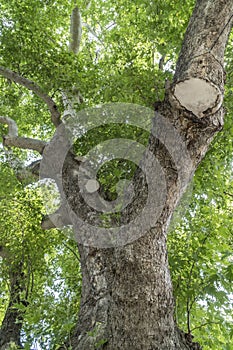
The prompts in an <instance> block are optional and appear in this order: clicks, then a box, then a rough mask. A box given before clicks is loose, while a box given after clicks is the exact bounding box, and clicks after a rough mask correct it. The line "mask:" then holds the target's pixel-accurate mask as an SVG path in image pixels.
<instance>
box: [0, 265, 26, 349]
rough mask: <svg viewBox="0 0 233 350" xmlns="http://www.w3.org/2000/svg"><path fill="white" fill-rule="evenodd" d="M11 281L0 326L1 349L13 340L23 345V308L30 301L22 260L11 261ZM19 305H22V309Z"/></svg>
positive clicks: (19, 345) (18, 344)
mask: <svg viewBox="0 0 233 350" xmlns="http://www.w3.org/2000/svg"><path fill="white" fill-rule="evenodd" d="M9 281H10V297H9V304H8V307H7V310H6V313H5V316H4V319H3V321H2V325H1V328H0V350H5V349H7V347H8V346H9V344H10V343H11V342H12V343H15V344H16V345H17V346H18V347H22V344H21V341H20V338H21V329H22V324H23V315H24V311H23V309H24V308H25V307H27V305H28V302H27V300H26V299H25V295H26V283H25V275H24V272H23V264H22V263H21V262H16V263H14V262H11V263H10V270H9ZM15 304H17V305H15ZM19 305H21V306H22V309H21V308H20V307H19Z"/></svg>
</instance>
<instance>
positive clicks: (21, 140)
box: [0, 116, 47, 154]
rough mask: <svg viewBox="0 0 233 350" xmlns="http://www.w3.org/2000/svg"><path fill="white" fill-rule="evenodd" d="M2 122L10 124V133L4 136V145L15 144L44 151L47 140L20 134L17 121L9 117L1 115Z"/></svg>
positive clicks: (14, 145)
mask: <svg viewBox="0 0 233 350" xmlns="http://www.w3.org/2000/svg"><path fill="white" fill-rule="evenodd" d="M0 123H2V124H7V125H8V134H7V135H5V136H3V145H4V146H10V147H11V146H13V147H18V148H23V149H31V150H34V151H37V152H39V153H40V154H42V153H43V150H44V148H45V146H46V145H47V142H45V141H41V140H36V139H31V138H28V137H20V136H18V127H17V124H16V122H15V121H14V120H13V119H11V118H8V117H2V116H0Z"/></svg>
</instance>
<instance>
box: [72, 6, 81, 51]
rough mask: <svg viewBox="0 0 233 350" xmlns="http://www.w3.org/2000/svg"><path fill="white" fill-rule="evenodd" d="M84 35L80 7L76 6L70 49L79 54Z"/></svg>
mask: <svg viewBox="0 0 233 350" xmlns="http://www.w3.org/2000/svg"><path fill="white" fill-rule="evenodd" d="M81 36H82V20H81V14H80V11H79V8H78V7H77V6H76V7H75V8H74V9H73V11H72V14H71V21H70V51H71V52H73V53H74V54H76V55H77V54H78V52H79V47H80V43H81Z"/></svg>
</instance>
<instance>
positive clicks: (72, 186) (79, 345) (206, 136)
mask: <svg viewBox="0 0 233 350" xmlns="http://www.w3.org/2000/svg"><path fill="white" fill-rule="evenodd" d="M232 13H233V2H232V0H197V1H196V6H195V9H194V11H193V15H192V17H191V19H190V22H189V25H188V29H187V32H186V35H185V38H184V42H183V46H182V49H181V53H180V56H179V60H178V63H177V68H176V72H175V75H174V80H173V82H172V83H171V84H170V86H169V87H167V89H166V96H165V99H164V101H163V102H162V103H160V104H158V109H157V113H156V114H155V118H154V123H155V125H156V123H157V124H158V121H160V120H161V118H162V119H163V118H165V120H166V121H167V122H168V123H170V124H171V125H172V128H174V129H175V130H176V131H177V132H178V134H179V137H180V138H181V140H182V142H183V143H184V144H185V147H186V150H187V153H188V157H189V160H190V162H189V164H188V163H187V162H186V163H185V162H182V160H181V161H180V164H177V163H176V164H174V161H173V159H172V156H171V152H170V151H171V147H173V148H174V149H175V151H174V152H176V151H177V152H178V153H179V152H180V149H179V145H176V142H173V141H177V140H173V141H172V142H171V144H170V149H169V147H168V148H167V145H166V144H163V142H161V140H158V138H156V137H154V136H153V135H152V134H151V137H150V142H149V149H150V151H151V152H152V153H153V154H154V155H155V156H156V159H158V160H159V163H160V165H161V166H162V167H163V170H164V174H165V178H166V185H167V195H166V201H165V203H164V208H163V210H162V213H161V215H160V217H159V219H158V220H157V222H156V223H155V224H153V225H151V227H150V229H149V230H148V231H147V232H144V235H143V236H142V237H141V238H139V239H137V240H136V241H134V242H132V243H129V244H127V245H125V246H121V247H114V248H108V249H107V248H106V249H103V248H94V247H88V246H84V245H82V244H79V251H80V257H81V265H82V276H83V286H82V299H81V306H80V312H79V319H78V323H77V327H76V329H75V331H74V334H73V337H72V340H71V345H72V349H77V350H91V349H105V350H117V349H121V350H130V349H132V350H137V349H138V350H141V349H143V350H149V349H154V350H155V349H157V350H163V349H164V350H168V349H169V350H172V349H174V350H175V349H176V350H178V349H182V350H185V349H200V346H199V345H198V344H197V343H193V342H192V340H191V339H192V336H191V334H188V335H184V333H182V332H181V331H179V330H178V328H177V326H176V324H175V322H174V318H173V313H174V302H173V293H172V284H171V278H170V273H169V268H168V259H167V247H166V236H167V229H168V225H169V222H170V218H171V215H172V213H173V211H174V209H175V207H176V205H177V203H178V201H179V199H180V197H181V196H182V194H183V191H184V189H185V187H186V186H187V184H188V181H190V179H191V177H192V175H193V173H194V171H195V169H196V168H197V166H198V164H199V163H200V161H201V159H202V158H203V156H204V155H205V153H206V151H207V149H208V146H209V144H210V142H211V141H212V139H213V137H214V135H215V134H216V133H217V132H218V131H219V130H220V129H221V128H222V125H223V114H224V111H223V108H222V100H223V89H224V69H223V58H224V50H225V45H226V42H227V39H228V35H229V32H230V29H231V25H232V17H233V15H232ZM159 123H160V122H159ZM157 126H158V125H157ZM168 137H169V136H168ZM179 142H180V141H179ZM179 142H177V143H178V144H179ZM173 154H174V153H173ZM71 158H72V157H71ZM144 161H146V160H144ZM72 162H73V161H72V159H70V160H69V161H67V164H68V165H67V166H66V167H65V170H64V174H63V175H64V184H65V188H66V190H65V192H66V196H67V198H70V199H69V204H70V206H71V208H72V210H73V211H74V212H76V213H77V212H79V213H80V212H82V211H84V209H83V201H81V200H80V199H81V194H80V193H79V190H78V188H77V181H76V179H74V176H72V172H73V170H74V169H75V165H74V164H72ZM147 166H150V165H149V164H147ZM182 172H183V175H182V176H181V177H182V181H183V180H184V181H183V183H182V184H181V183H180V182H179V181H178V180H179V179H178V178H179V175H180V173H182ZM184 174H185V175H184ZM139 178H140V174H137V176H136V177H135V183H136V184H137V183H138V182H139V181H140V180H139ZM182 181H181V182H182ZM74 194H75V196H74ZM136 197H137V201H136V203H137V206H138V207H139V209H140V208H141V207H142V206H143V203H142V202H143V199H142V200H141V199H140V198H141V197H142V191H141V192H137V194H136ZM80 203H82V204H80ZM155 205H156V203H155ZM137 209H138V208H135V207H133V208H131V209H130V210H129V211H128V212H127V213H125V217H124V219H123V220H126V221H130V218H131V216H132V212H133V211H134V210H135V211H137ZM84 215H85V214H84ZM74 225H75V222H74ZM69 345H70V344H69Z"/></svg>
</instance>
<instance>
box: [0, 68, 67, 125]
mask: <svg viewBox="0 0 233 350" xmlns="http://www.w3.org/2000/svg"><path fill="white" fill-rule="evenodd" d="M0 74H1V75H2V76H4V77H5V78H7V79H10V80H12V81H14V82H15V83H17V84H20V85H22V86H24V87H26V88H27V89H28V90H31V91H33V92H34V93H35V94H36V95H37V96H38V97H40V98H41V99H42V100H43V101H44V102H45V103H46V104H47V106H48V109H49V111H50V113H51V120H52V123H53V124H54V125H55V126H56V127H57V126H59V125H60V124H61V115H60V112H59V111H58V109H57V106H56V104H55V102H54V101H53V99H52V98H51V97H50V96H49V95H47V94H46V93H45V92H44V91H43V90H42V89H41V87H40V86H39V85H37V84H36V83H34V82H33V81H31V80H29V79H27V78H24V77H23V76H21V75H19V74H17V73H15V72H13V71H11V70H10V69H7V68H5V67H2V66H0Z"/></svg>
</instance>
